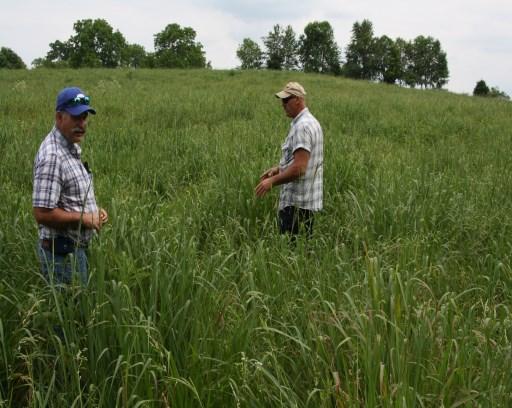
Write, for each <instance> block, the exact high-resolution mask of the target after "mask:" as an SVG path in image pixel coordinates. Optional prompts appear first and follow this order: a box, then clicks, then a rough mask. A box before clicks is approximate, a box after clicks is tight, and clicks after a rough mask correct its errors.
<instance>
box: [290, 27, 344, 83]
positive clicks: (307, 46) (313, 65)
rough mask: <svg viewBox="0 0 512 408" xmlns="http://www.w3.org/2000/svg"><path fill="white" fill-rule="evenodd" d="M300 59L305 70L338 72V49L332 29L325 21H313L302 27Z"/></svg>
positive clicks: (339, 68) (339, 70) (339, 69)
mask: <svg viewBox="0 0 512 408" xmlns="http://www.w3.org/2000/svg"><path fill="white" fill-rule="evenodd" d="M299 54H300V60H301V63H302V66H303V68H304V71H305V72H321V73H333V74H339V73H340V72H341V67H340V51H339V48H338V45H337V44H336V41H335V40H334V31H333V29H332V27H331V25H330V24H329V22H327V21H321V22H318V21H315V22H312V23H309V24H308V25H306V27H305V28H304V35H301V37H300V49H299Z"/></svg>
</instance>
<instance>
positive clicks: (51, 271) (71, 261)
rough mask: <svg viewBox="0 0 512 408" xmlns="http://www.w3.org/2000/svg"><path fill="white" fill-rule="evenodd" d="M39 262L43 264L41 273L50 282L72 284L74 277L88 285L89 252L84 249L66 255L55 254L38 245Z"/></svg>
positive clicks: (76, 249)
mask: <svg viewBox="0 0 512 408" xmlns="http://www.w3.org/2000/svg"><path fill="white" fill-rule="evenodd" d="M37 252H38V254H39V261H40V262H41V272H42V273H43V276H44V277H45V278H46V280H47V281H48V282H52V281H53V283H56V284H63V283H64V284H70V283H71V282H72V281H73V276H74V275H76V279H78V280H79V282H80V283H81V284H82V285H84V286H85V285H86V284H87V278H88V273H87V269H88V262H87V252H86V249H84V248H75V250H74V251H73V252H72V253H70V254H66V255H60V254H55V253H53V252H52V251H51V250H49V249H45V248H43V247H42V246H41V243H38V245H37Z"/></svg>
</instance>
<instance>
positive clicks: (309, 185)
mask: <svg viewBox="0 0 512 408" xmlns="http://www.w3.org/2000/svg"><path fill="white" fill-rule="evenodd" d="M297 149H304V150H307V151H308V152H309V154H310V156H309V161H308V167H307V169H306V173H305V174H304V175H303V176H301V177H300V178H298V179H296V180H294V181H291V182H289V183H286V184H283V185H282V186H281V194H280V197H279V209H280V210H281V209H283V208H284V207H287V206H296V207H298V208H303V209H305V210H312V211H320V210H321V209H322V189H323V173H324V169H323V165H324V135H323V132H322V128H321V126H320V123H318V120H316V118H315V117H314V116H313V115H312V114H311V113H310V112H309V109H308V108H304V109H303V110H302V111H301V112H300V113H299V114H298V115H297V116H296V117H295V118H294V119H293V121H292V123H291V125H290V131H289V132H288V136H287V137H286V140H285V142H284V144H283V145H282V156H281V161H280V162H279V169H280V171H281V172H283V171H284V170H286V169H287V168H288V167H289V166H290V165H291V164H292V162H293V153H294V152H295V151H296V150H297Z"/></svg>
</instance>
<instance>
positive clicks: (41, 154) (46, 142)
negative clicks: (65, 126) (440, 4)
mask: <svg viewBox="0 0 512 408" xmlns="http://www.w3.org/2000/svg"><path fill="white" fill-rule="evenodd" d="M61 154H62V152H61V149H60V145H59V143H57V141H56V140H55V138H54V137H53V135H52V132H50V133H48V135H46V137H45V138H44V139H43V141H42V142H41V144H40V145H39V150H38V151H37V155H36V159H37V160H38V161H42V160H51V159H54V158H57V157H59V156H61Z"/></svg>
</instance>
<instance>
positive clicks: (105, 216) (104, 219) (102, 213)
mask: <svg viewBox="0 0 512 408" xmlns="http://www.w3.org/2000/svg"><path fill="white" fill-rule="evenodd" d="M100 221H101V225H103V224H106V223H107V222H108V214H107V211H106V210H105V209H104V208H100Z"/></svg>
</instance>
